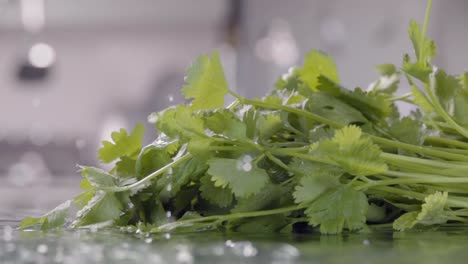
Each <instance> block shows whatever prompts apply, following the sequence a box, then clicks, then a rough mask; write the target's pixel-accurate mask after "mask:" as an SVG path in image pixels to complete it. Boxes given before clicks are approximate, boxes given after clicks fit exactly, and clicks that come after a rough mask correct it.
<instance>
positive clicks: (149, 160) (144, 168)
mask: <svg viewBox="0 0 468 264" xmlns="http://www.w3.org/2000/svg"><path fill="white" fill-rule="evenodd" d="M169 162H171V157H170V155H169V154H168V153H167V151H166V150H165V149H163V148H160V147H158V146H156V145H153V144H151V145H148V146H146V147H145V148H144V149H143V150H142V151H141V152H140V154H139V155H138V159H137V160H136V162H135V172H136V177H137V178H138V179H141V178H143V177H144V176H146V175H149V174H150V173H152V172H154V171H156V170H158V169H160V168H161V167H163V166H164V165H166V164H167V163H169Z"/></svg>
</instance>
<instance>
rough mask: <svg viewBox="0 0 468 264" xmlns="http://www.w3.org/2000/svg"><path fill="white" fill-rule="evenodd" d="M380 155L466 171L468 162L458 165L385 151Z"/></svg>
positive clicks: (389, 159)
mask: <svg viewBox="0 0 468 264" xmlns="http://www.w3.org/2000/svg"><path fill="white" fill-rule="evenodd" d="M380 156H381V157H382V158H384V159H385V160H386V161H402V162H407V163H413V164H420V165H424V166H430V167H439V168H446V169H454V168H457V169H462V170H467V172H468V164H467V165H459V164H453V163H450V162H447V161H438V160H429V159H421V158H416V157H409V156H402V155H397V154H392V153H385V152H383V153H382V154H380ZM460 156H461V155H460Z"/></svg>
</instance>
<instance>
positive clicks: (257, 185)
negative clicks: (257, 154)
mask: <svg viewBox="0 0 468 264" xmlns="http://www.w3.org/2000/svg"><path fill="white" fill-rule="evenodd" d="M208 165H209V166H210V167H209V169H208V174H210V175H211V176H212V179H213V181H214V182H215V186H218V187H222V188H224V187H226V186H229V187H230V188H231V189H232V191H233V193H234V194H235V195H236V196H238V197H247V196H250V195H253V194H256V193H258V192H259V191H261V189H262V188H263V187H264V186H265V185H266V184H267V183H268V182H269V178H268V174H267V173H266V171H265V170H263V169H260V168H258V167H257V165H256V164H255V163H253V162H252V160H251V158H250V159H249V160H247V159H244V158H242V157H241V158H240V159H238V160H236V159H224V158H212V159H210V160H208Z"/></svg>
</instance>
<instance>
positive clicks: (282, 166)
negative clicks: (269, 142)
mask: <svg viewBox="0 0 468 264" xmlns="http://www.w3.org/2000/svg"><path fill="white" fill-rule="evenodd" d="M265 155H266V156H267V157H268V159H270V160H271V161H273V163H275V164H276V165H278V166H279V167H281V168H283V169H284V170H286V171H292V170H291V168H289V167H288V165H286V164H284V162H282V161H281V160H280V159H278V158H277V157H275V156H274V155H272V154H271V153H270V152H265Z"/></svg>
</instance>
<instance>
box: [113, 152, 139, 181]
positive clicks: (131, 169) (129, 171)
mask: <svg viewBox="0 0 468 264" xmlns="http://www.w3.org/2000/svg"><path fill="white" fill-rule="evenodd" d="M135 165H136V160H134V159H131V158H129V157H127V156H122V157H120V159H119V161H117V163H116V164H115V168H114V169H113V170H112V171H111V172H114V171H115V173H116V174H117V175H118V176H119V177H120V178H129V177H135Z"/></svg>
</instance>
